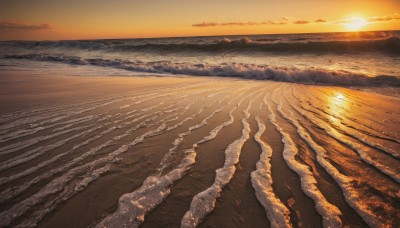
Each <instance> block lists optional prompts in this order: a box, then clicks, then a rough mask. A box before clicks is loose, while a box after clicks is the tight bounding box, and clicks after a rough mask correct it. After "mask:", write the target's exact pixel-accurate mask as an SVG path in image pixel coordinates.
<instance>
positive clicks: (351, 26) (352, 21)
mask: <svg viewBox="0 0 400 228" xmlns="http://www.w3.org/2000/svg"><path fill="white" fill-rule="evenodd" d="M367 24H368V22H367V20H365V19H364V18H361V17H353V18H349V19H347V22H346V23H345V24H344V25H345V26H346V28H347V29H348V30H350V31H358V30H360V29H361V28H362V27H364V26H365V25H367Z"/></svg>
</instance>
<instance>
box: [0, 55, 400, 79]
mask: <svg viewBox="0 0 400 228" xmlns="http://www.w3.org/2000/svg"><path fill="white" fill-rule="evenodd" d="M4 57H5V58H10V59H27V60H35V61H50V62H58V63H65V64H72V65H92V66H101V67H111V68H117V69H124V70H128V71H136V72H146V73H159V74H179V75H191V76H220V77H239V78H245V79H258V80H273V81H282V82H298V83H307V84H326V85H349V86H352V85H354V86H383V85H386V86H395V87H399V86H400V77H398V76H387V75H380V76H376V77H368V76H366V75H363V74H356V73H352V72H350V71H332V70H328V69H318V68H308V69H300V68H295V67H290V68H289V67H274V66H268V65H255V64H244V63H223V64H220V65H212V64H207V63H199V64H190V63H174V62H170V61H157V62H142V61H136V62H131V61H127V60H120V59H114V60H108V59H83V58H80V57H76V56H61V55H47V54H28V55H5V56H4Z"/></svg>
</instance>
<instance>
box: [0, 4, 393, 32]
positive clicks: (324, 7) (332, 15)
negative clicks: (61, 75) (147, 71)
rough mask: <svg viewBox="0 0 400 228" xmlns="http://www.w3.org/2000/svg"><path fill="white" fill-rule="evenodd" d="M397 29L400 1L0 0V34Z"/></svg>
mask: <svg viewBox="0 0 400 228" xmlns="http://www.w3.org/2000/svg"><path fill="white" fill-rule="evenodd" d="M375 30H400V0H67V1H66V0H0V40H14V39H18V40H64V39H103V38H142V37H180V36H208V35H230V34H271V33H313V32H345V31H375Z"/></svg>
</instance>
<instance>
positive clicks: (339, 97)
mask: <svg viewBox="0 0 400 228" xmlns="http://www.w3.org/2000/svg"><path fill="white" fill-rule="evenodd" d="M344 98H345V97H344V95H343V94H341V93H339V94H338V95H336V99H338V100H344Z"/></svg>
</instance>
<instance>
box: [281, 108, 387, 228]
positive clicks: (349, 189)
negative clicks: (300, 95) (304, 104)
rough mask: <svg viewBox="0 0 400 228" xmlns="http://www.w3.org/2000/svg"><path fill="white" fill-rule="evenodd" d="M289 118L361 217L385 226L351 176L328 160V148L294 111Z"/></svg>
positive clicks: (372, 223)
mask: <svg viewBox="0 0 400 228" xmlns="http://www.w3.org/2000/svg"><path fill="white" fill-rule="evenodd" d="M287 119H288V120H290V122H291V123H292V124H293V125H294V126H296V128H297V133H298V134H299V135H300V137H301V138H302V139H303V140H304V141H305V142H306V143H307V144H308V145H309V146H310V147H311V149H313V150H314V151H315V153H316V158H317V161H318V164H319V165H321V166H322V167H323V168H324V169H325V170H326V172H328V173H329V175H330V176H331V177H332V178H333V179H334V180H335V181H336V183H337V184H338V185H339V186H340V188H341V189H342V191H343V195H344V197H345V200H346V202H347V203H348V204H349V205H350V206H351V207H352V208H353V209H354V210H355V211H356V212H357V213H358V214H359V215H360V216H361V218H362V219H363V220H364V221H365V222H366V223H367V224H368V225H369V226H371V227H383V226H384V224H383V223H382V222H381V221H379V219H378V217H376V215H375V214H374V212H373V209H371V208H369V206H368V205H367V204H365V201H364V199H362V197H360V194H359V191H358V190H357V189H355V188H354V187H353V181H352V179H350V178H349V177H347V176H345V175H343V174H341V173H340V172H339V170H337V169H336V168H335V167H334V166H333V165H332V164H331V163H330V162H329V161H328V160H327V157H328V155H327V152H326V150H325V149H324V148H323V147H321V146H320V145H318V144H317V143H316V142H315V141H314V140H313V139H312V137H311V136H310V134H309V133H308V131H307V130H306V129H305V128H304V127H303V126H302V125H300V124H299V122H298V121H297V120H296V119H295V118H293V113H291V115H290V116H287Z"/></svg>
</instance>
